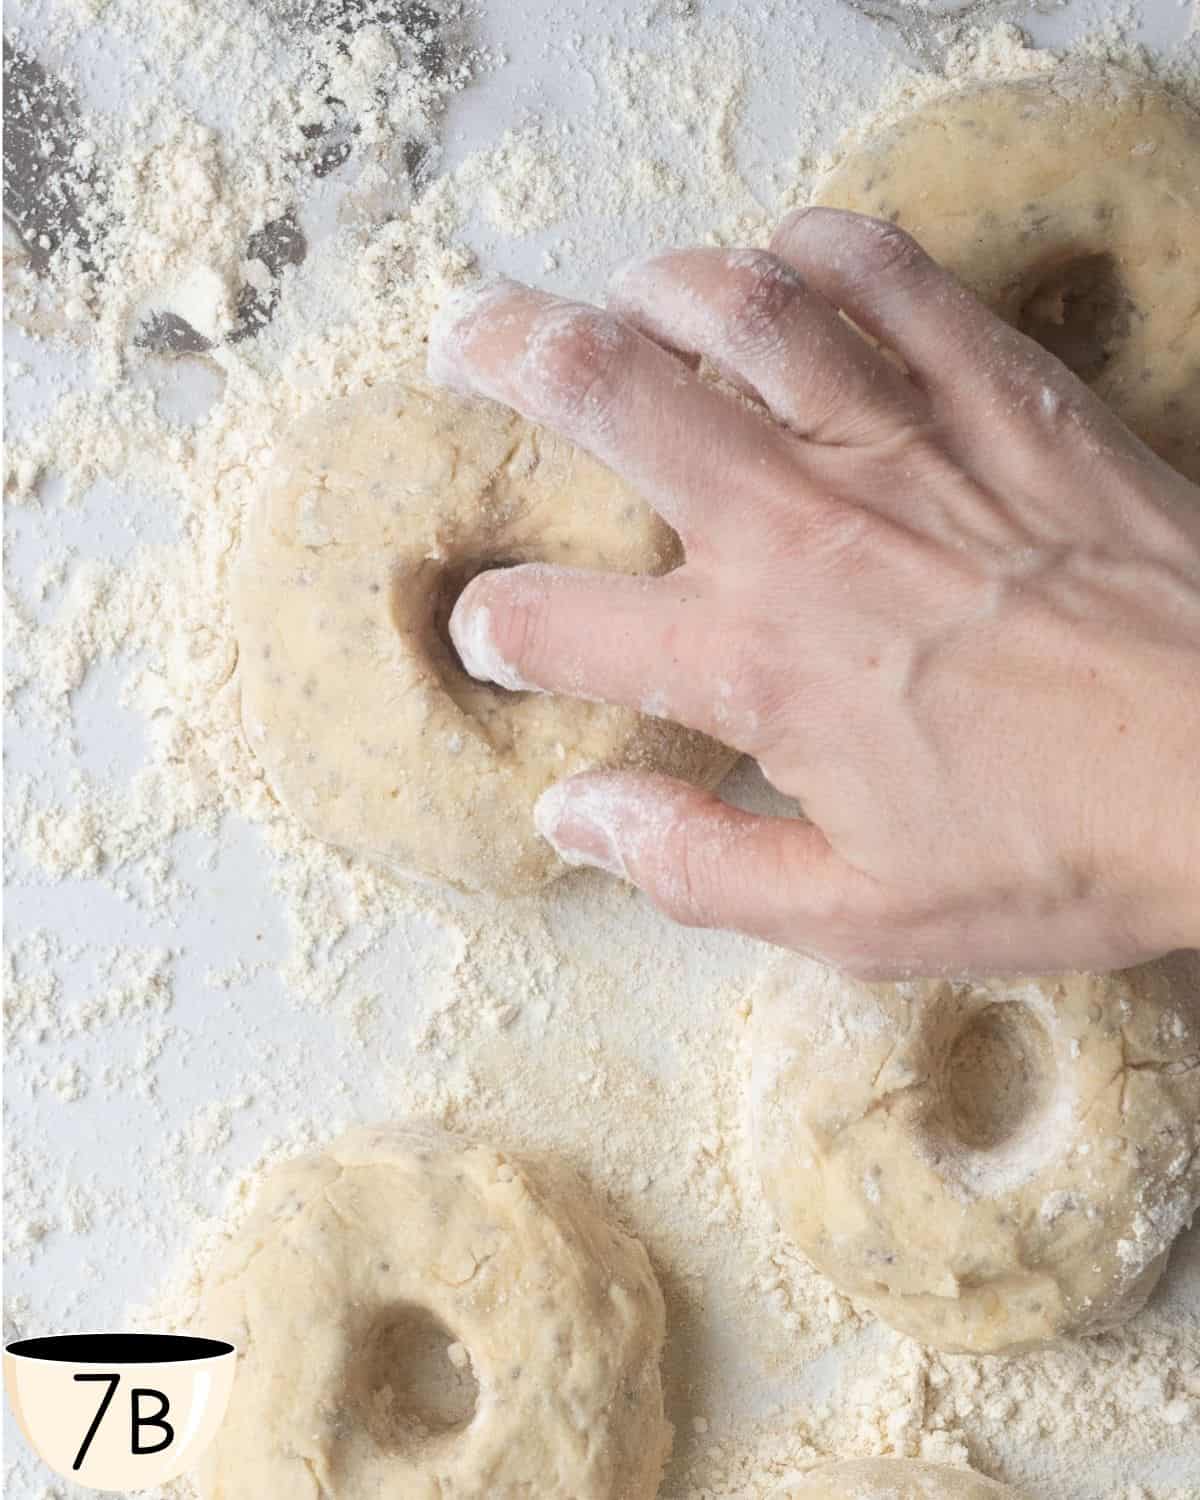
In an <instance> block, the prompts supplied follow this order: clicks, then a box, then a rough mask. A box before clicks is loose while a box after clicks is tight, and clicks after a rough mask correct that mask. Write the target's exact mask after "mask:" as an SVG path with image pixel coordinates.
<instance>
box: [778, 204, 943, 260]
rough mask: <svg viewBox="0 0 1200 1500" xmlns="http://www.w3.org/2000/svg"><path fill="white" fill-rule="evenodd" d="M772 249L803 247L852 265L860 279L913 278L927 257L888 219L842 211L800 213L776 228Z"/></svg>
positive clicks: (784, 250) (782, 250)
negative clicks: (868, 276)
mask: <svg viewBox="0 0 1200 1500" xmlns="http://www.w3.org/2000/svg"><path fill="white" fill-rule="evenodd" d="M771 244H772V249H775V250H777V251H778V252H779V253H780V254H783V255H786V254H787V253H788V252H789V251H791V252H793V253H800V254H801V257H802V258H803V252H804V250H805V247H807V248H808V249H809V250H811V251H814V252H815V251H818V250H819V252H820V254H821V256H822V257H827V256H829V255H830V254H832V255H834V256H837V257H841V258H843V259H844V260H845V261H849V262H850V263H852V265H853V267H854V268H855V269H856V271H857V272H858V274H859V275H866V274H870V275H872V276H900V275H905V274H912V273H913V272H914V271H916V270H917V269H918V268H920V267H922V266H924V265H925V264H927V262H928V259H929V257H928V256H927V255H926V253H925V251H924V250H922V249H921V247H920V245H919V244H918V243H917V241H916V240H915V239H913V237H912V235H910V234H909V233H908V232H907V231H906V230H903V229H901V228H900V226H899V225H898V224H894V223H893V222H892V221H891V220H890V219H877V218H872V217H871V216H870V215H869V214H856V213H851V212H850V211H849V210H847V209H842V208H825V207H820V206H818V207H814V208H808V209H801V210H800V211H799V212H797V213H795V214H793V215H792V216H791V217H790V218H788V219H785V220H784V222H783V223H782V224H781V225H780V226H779V228H778V230H777V231H776V233H775V236H774V238H773V240H772V242H771Z"/></svg>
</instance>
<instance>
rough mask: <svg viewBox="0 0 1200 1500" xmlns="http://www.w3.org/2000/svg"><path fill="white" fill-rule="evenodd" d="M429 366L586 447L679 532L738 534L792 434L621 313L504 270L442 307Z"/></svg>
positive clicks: (782, 463) (699, 539)
mask: <svg viewBox="0 0 1200 1500" xmlns="http://www.w3.org/2000/svg"><path fill="white" fill-rule="evenodd" d="M429 372H430V375H431V377H432V378H433V379H435V380H438V381H440V382H442V383H444V384H447V385H451V386H453V387H456V388H457V389H460V390H465V391H470V392H474V393H475V394H478V395H482V396H488V397H491V398H492V399H493V400H496V401H501V402H503V403H504V404H505V405H507V406H512V407H515V408H516V409H517V410H518V411H519V412H521V413H522V414H523V415H524V416H526V417H529V418H530V419H531V420H532V421H535V422H543V423H545V424H546V425H547V426H549V427H553V428H554V429H555V430H556V431H558V432H561V433H563V434H564V435H565V436H566V437H568V438H570V439H571V440H572V441H574V442H576V443H578V444H579V446H580V447H582V448H586V449H587V450H588V451H589V452H590V453H593V454H594V455H595V456H596V457H597V458H599V459H601V460H602V461H603V462H604V463H606V464H608V465H609V466H610V467H611V468H612V469H614V470H616V472H617V473H619V474H621V475H622V476H623V477H624V478H625V479H626V480H628V481H629V483H630V484H632V485H633V486H634V487H635V488H636V489H638V490H639V491H640V492H641V493H642V494H643V495H644V496H645V497H646V499H647V500H649V501H650V503H651V504H652V505H653V506H654V507H655V509H656V510H658V511H659V513H660V514H661V515H662V516H663V517H664V519H665V520H667V521H668V522H669V523H670V524H671V525H672V526H674V527H675V529H676V530H677V531H678V532H679V534H680V535H681V536H682V537H683V539H684V541H685V543H686V544H688V545H689V547H691V546H696V545H699V546H704V545H706V544H707V543H708V542H713V543H714V544H715V542H716V538H717V537H718V536H720V537H723V538H724V539H725V541H726V543H728V541H729V540H731V539H741V538H742V537H744V534H745V531H746V526H747V522H748V521H752V520H753V517H754V514H755V510H756V501H757V497H758V496H759V495H761V493H762V489H763V479H764V475H769V474H770V471H771V469H772V468H776V469H778V471H779V473H780V476H781V479H782V476H783V475H784V474H785V473H789V472H790V470H789V469H788V467H787V466H788V464H789V461H790V460H791V458H792V441H793V440H792V439H791V438H790V437H789V436H788V435H787V434H786V433H785V432H783V430H782V429H781V428H779V427H778V426H777V425H776V424H775V423H773V422H771V421H770V420H769V419H768V418H767V417H766V416H765V415H764V414H762V413H760V412H757V411H753V410H750V409H748V408H746V407H744V406H742V405H740V404H739V403H737V402H736V401H733V400H731V399H730V398H729V397H728V396H726V395H724V394H723V393H722V392H721V391H719V390H717V389H715V388H714V387H713V386H712V385H711V384H707V383H706V382H704V381H703V380H701V379H700V377H699V376H698V375H697V374H696V373H695V372H694V371H692V370H689V369H688V368H687V367H686V366H685V365H684V364H683V363H682V362H681V361H680V360H678V359H675V358H674V357H673V356H672V355H670V354H669V353H667V351H666V350H665V349H662V348H660V347H659V346H658V345H656V344H654V343H653V342H652V341H651V340H650V339H648V338H644V337H643V336H642V335H641V334H639V333H638V332H637V331H636V330H634V329H632V328H630V327H629V326H628V325H627V324H625V323H622V322H620V321H619V320H618V319H616V318H614V317H611V316H609V315H608V314H606V313H602V312H601V311H599V309H597V308H594V307H589V306H586V305H584V304H579V303H570V302H563V301H561V300H559V299H558V298H555V297H551V296H548V295H547V294H545V293H542V292H536V291H532V290H529V289H527V288H524V287H520V286H517V285H515V284H514V283H511V282H504V283H501V284H499V285H496V286H492V287H489V288H487V289H486V290H485V291H483V292H482V293H476V294H473V295H472V296H471V297H469V298H466V299H460V300H459V301H458V302H456V303H455V304H453V305H452V306H451V307H449V308H447V309H444V310H443V312H442V313H441V314H440V315H439V317H438V318H437V319H436V320H435V323H434V326H433V328H432V329H431V332H430V347H429Z"/></svg>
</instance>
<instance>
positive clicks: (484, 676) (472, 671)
mask: <svg viewBox="0 0 1200 1500" xmlns="http://www.w3.org/2000/svg"><path fill="white" fill-rule="evenodd" d="M450 639H451V641H453V643H454V649H455V650H456V651H457V652H458V659H459V660H460V661H461V662H462V664H463V666H464V667H465V668H466V670H467V672H468V674H469V675H470V676H472V677H474V678H475V679H476V680H477V681H479V682H494V683H495V684H496V686H497V687H502V688H507V689H508V690H509V692H510V693H528V692H537V691H538V689H536V688H534V687H533V686H532V684H531V683H528V682H526V681H525V680H524V678H522V676H521V674H520V673H519V672H518V671H517V669H516V668H515V667H514V666H513V665H512V663H511V662H508V661H505V659H504V657H503V656H502V655H501V654H500V648H499V647H498V646H497V644H496V637H495V634H494V633H493V630H492V612H491V610H490V609H489V608H488V607H487V605H486V604H476V603H473V602H472V601H471V600H470V599H469V598H468V597H467V596H466V595H465V594H464V595H462V596H460V598H459V600H458V603H457V604H456V605H455V606H454V609H453V610H452V611H451V614H450Z"/></svg>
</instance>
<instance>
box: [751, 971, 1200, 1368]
mask: <svg viewBox="0 0 1200 1500" xmlns="http://www.w3.org/2000/svg"><path fill="white" fill-rule="evenodd" d="M754 1027H755V1038H754V1086H753V1124H754V1137H755V1152H756V1156H757V1160H758V1164H759V1168H760V1171H761V1174H762V1179H763V1184H764V1187H765V1190H766V1193H767V1197H768V1199H769V1201H770V1203H771V1205H772V1207H773V1209H774V1211H775V1214H776V1216H777V1218H778V1220H779V1222H780V1224H781V1226H782V1227H783V1229H784V1231H785V1232H786V1233H787V1234H789V1235H790V1236H791V1237H792V1239H794V1240H795V1242H796V1243H797V1244H798V1245H799V1246H800V1248H801V1249H802V1250H803V1251H804V1253H805V1254H806V1255H807V1256H808V1257H809V1259H810V1260H811V1261H812V1262H813V1263H814V1265H816V1266H817V1268H818V1269H819V1270H821V1271H823V1272H824V1273H825V1274H826V1275H827V1276H829V1277H830V1278H831V1280H832V1281H834V1283H835V1284H836V1285H837V1286H838V1287H839V1288H840V1289H841V1290H843V1291H845V1292H847V1293H849V1294H851V1295H852V1296H854V1297H857V1298H859V1299H861V1300H862V1301H863V1302H865V1303H866V1304H867V1305H868V1306H869V1307H871V1308H872V1309H873V1310H874V1311H875V1312H877V1313H878V1314H879V1316H880V1317H881V1318H883V1319H884V1320H885V1321H886V1322H888V1323H890V1324H892V1325H893V1327H895V1328H898V1329H900V1330H901V1332H903V1333H907V1334H910V1335H911V1336H912V1337H913V1338H916V1339H920V1340H921V1341H922V1342H923V1343H926V1344H932V1345H934V1346H936V1347H937V1348H940V1349H947V1350H951V1351H955V1352H964V1351H965V1352H969V1353H989V1352H996V1351H1001V1350H1006V1351H1010V1350H1018V1349H1028V1348H1033V1347H1035V1346H1037V1345H1039V1344H1043V1343H1046V1342H1048V1341H1050V1340H1053V1339H1055V1338H1057V1337H1059V1336H1060V1335H1064V1334H1093V1333H1100V1332H1102V1331H1104V1330H1105V1329H1108V1328H1112V1327H1113V1326H1115V1325H1116V1324H1118V1323H1120V1322H1122V1321H1123V1320H1124V1319H1126V1318H1128V1317H1130V1316H1131V1315H1132V1314H1133V1313H1135V1312H1136V1311H1137V1310H1138V1309H1139V1308H1140V1307H1141V1306H1142V1305H1143V1303H1144V1302H1145V1301H1146V1298H1147V1297H1148V1296H1149V1294H1150V1292H1151V1291H1152V1290H1153V1288H1154V1285H1155V1283H1156V1282H1157V1281H1158V1279H1159V1277H1160V1275H1161V1274H1162V1271H1163V1269H1164V1267H1165V1265H1166V1261H1167V1254H1168V1251H1169V1249H1170V1246H1171V1242H1172V1241H1173V1240H1174V1239H1175V1237H1176V1235H1177V1234H1178V1233H1179V1232H1180V1230H1181V1229H1183V1228H1184V1227H1185V1225H1187V1223H1188V1222H1189V1221H1190V1219H1191V1216H1192V1214H1193V1212H1194V1211H1195V1209H1196V1207H1197V1205H1198V1204H1200V954H1196V953H1180V954H1176V955H1174V956H1172V957H1171V958H1169V959H1165V960H1162V961H1160V962H1158V963H1155V964H1147V965H1145V966H1143V967H1142V968H1138V969H1130V970H1127V971H1125V972H1124V973H1120V974H1112V975H1106V976H1097V975H1087V974H1080V975H1069V976H1065V977H1061V978H1057V979H1041V980H1029V981H1023V982H1012V983H998V982H997V983H980V984H953V983H949V982H921V983H910V984H886V985H885V984H880V985H866V984H857V983H854V982H852V981H850V980H847V979H843V978H841V977H839V976H836V975H834V974H832V973H831V972H829V971H827V970H822V969H819V968H818V967H817V966H815V965H812V964H804V963H801V962H800V961H799V960H789V961H787V962H785V963H784V964H782V965H781V966H780V967H779V969H778V970H776V971H775V972H774V974H773V975H772V976H771V978H770V979H769V980H768V982H767V984H766V986H765V989H764V992H763V993H762V994H761V995H760V996H759V997H758V998H757V999H756V1001H755V1007H754Z"/></svg>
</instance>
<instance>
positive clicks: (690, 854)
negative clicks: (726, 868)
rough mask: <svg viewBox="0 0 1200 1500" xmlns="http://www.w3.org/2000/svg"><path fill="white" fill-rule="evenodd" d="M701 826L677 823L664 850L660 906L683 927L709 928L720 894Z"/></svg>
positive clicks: (710, 849) (716, 867) (709, 844)
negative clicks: (664, 870) (663, 872)
mask: <svg viewBox="0 0 1200 1500" xmlns="http://www.w3.org/2000/svg"><path fill="white" fill-rule="evenodd" d="M702 826H703V825H702V823H701V822H700V820H696V821H695V822H693V821H690V820H687V819H681V820H678V821H676V822H675V823H674V824H673V825H672V827H671V828H670V830H669V831H668V833H667V837H666V841H665V844H666V847H665V849H664V851H663V852H664V856H665V859H664V865H665V868H666V869H667V870H668V871H669V872H670V874H669V876H668V878H667V879H666V880H664V882H663V884H662V886H661V888H660V890H659V893H658V896H659V905H660V906H662V908H663V910H664V911H665V912H666V913H667V915H668V916H669V917H671V918H672V920H673V921H676V922H678V923H680V924H681V925H682V926H684V927H704V926H708V925H710V924H711V922H712V920H713V915H712V914H713V912H714V910H715V908H716V904H717V898H718V895H719V889H718V881H719V878H720V877H719V865H718V863H717V862H716V861H715V860H714V859H713V846H712V841H711V840H710V839H707V838H705V837H704V834H703V832H702Z"/></svg>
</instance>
